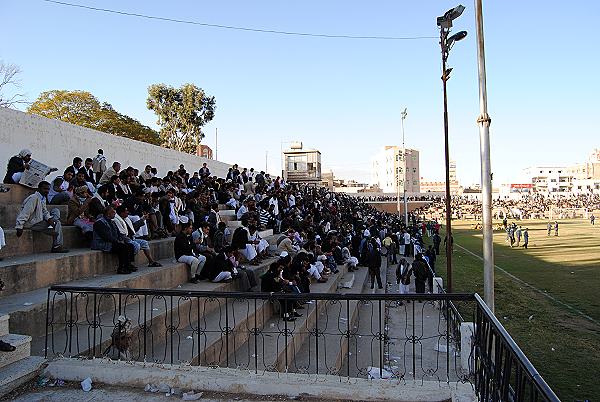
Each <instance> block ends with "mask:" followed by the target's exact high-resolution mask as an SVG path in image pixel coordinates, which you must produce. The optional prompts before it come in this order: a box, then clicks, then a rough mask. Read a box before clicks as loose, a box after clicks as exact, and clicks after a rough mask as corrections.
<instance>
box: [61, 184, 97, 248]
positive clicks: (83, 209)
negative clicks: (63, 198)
mask: <svg viewBox="0 0 600 402" xmlns="http://www.w3.org/2000/svg"><path fill="white" fill-rule="evenodd" d="M92 200H93V199H92V196H91V195H90V193H89V191H88V188H87V186H80V187H76V188H75V190H74V194H73V197H71V199H70V200H69V203H68V204H67V206H68V209H67V225H74V226H76V227H78V228H79V229H81V231H82V232H83V235H84V236H85V237H86V238H87V239H88V240H92V237H93V233H94V221H95V219H96V217H95V216H93V215H92V214H90V212H89V211H90V203H91V202H92Z"/></svg>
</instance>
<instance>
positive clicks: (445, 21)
mask: <svg viewBox="0 0 600 402" xmlns="http://www.w3.org/2000/svg"><path fill="white" fill-rule="evenodd" d="M463 11H465V6H463V5H462V4H459V5H458V6H456V7H454V8H452V9H450V10H448V11H446V12H445V13H444V15H442V16H441V17H438V18H437V25H438V27H441V28H446V29H449V28H451V27H452V21H454V20H455V19H457V18H458V17H460V15H461V14H462V13H463Z"/></svg>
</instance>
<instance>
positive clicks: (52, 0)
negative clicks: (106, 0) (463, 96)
mask: <svg viewBox="0 0 600 402" xmlns="http://www.w3.org/2000/svg"><path fill="white" fill-rule="evenodd" d="M42 1H44V2H46V3H52V4H57V5H61V6H68V7H75V8H82V9H85V10H89V11H99V12H103V13H109V14H117V15H122V16H128V17H137V18H145V19H149V20H157V21H166V22H173V23H178V24H187V25H199V26H203V27H209V28H220V29H231V30H236V31H246V32H258V33H268V34H276V35H288V36H305V37H315V38H329V39H362V40H421V39H437V37H436V36H355V35H330V34H320V33H310V32H292V31H277V30H273V29H262V28H248V27H240V26H233V25H222V24H209V23H205V22H198V21H190V20H181V19H176V18H168V17H159V16H155V15H146V14H140V13H132V12H126V11H120V10H111V9H108V8H100V7H92V6H86V5H83V4H75V3H67V2H64V1H58V0H42Z"/></svg>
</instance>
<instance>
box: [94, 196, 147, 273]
mask: <svg viewBox="0 0 600 402" xmlns="http://www.w3.org/2000/svg"><path fill="white" fill-rule="evenodd" d="M115 215H116V212H115V209H114V208H113V207H112V206H108V207H106V208H105V209H104V213H103V214H102V216H101V217H100V218H99V219H98V220H97V221H96V222H95V223H94V237H93V240H92V250H101V251H104V252H106V253H113V254H116V255H117V257H118V258H119V268H118V269H117V273H118V274H130V273H132V272H134V271H137V268H136V267H135V266H134V265H133V264H131V261H133V257H134V254H133V252H134V248H133V245H132V244H128V243H126V242H125V239H124V237H123V235H122V234H121V233H120V232H119V229H118V228H117V225H115V223H114V222H113V219H114V218H115Z"/></svg>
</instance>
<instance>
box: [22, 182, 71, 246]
mask: <svg viewBox="0 0 600 402" xmlns="http://www.w3.org/2000/svg"><path fill="white" fill-rule="evenodd" d="M48 192H50V183H48V182H47V181H41V182H40V184H39V185H38V190H37V191H36V192H35V193H33V194H32V195H30V196H29V197H27V198H25V201H23V205H22V207H21V212H19V215H17V219H16V224H15V229H17V237H21V236H22V235H23V229H24V228H25V229H31V230H33V231H36V232H42V233H44V234H47V235H49V236H52V239H53V240H52V249H51V250H50V252H51V253H68V252H69V250H67V249H65V248H63V232H62V225H61V223H60V211H59V210H58V208H54V209H53V210H52V211H51V212H48V209H47V207H46V197H47V196H48Z"/></svg>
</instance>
